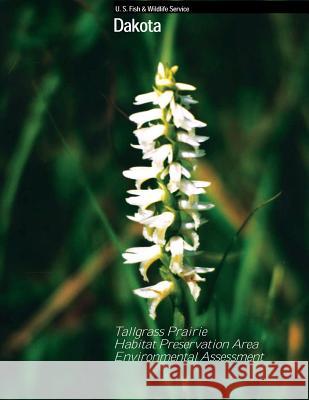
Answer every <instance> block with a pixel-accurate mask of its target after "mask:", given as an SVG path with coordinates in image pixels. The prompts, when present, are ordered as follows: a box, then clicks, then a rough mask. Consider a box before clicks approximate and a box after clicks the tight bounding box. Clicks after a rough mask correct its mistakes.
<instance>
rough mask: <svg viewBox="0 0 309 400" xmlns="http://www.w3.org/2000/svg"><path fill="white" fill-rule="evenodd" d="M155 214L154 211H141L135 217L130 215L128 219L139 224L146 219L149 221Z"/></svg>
mask: <svg viewBox="0 0 309 400" xmlns="http://www.w3.org/2000/svg"><path fill="white" fill-rule="evenodd" d="M153 214H154V211H152V210H143V209H139V210H138V212H137V213H135V214H134V216H133V217H131V216H130V215H127V217H128V218H129V219H130V220H131V221H135V222H139V223H142V221H143V220H144V219H147V218H149V217H152V216H153Z"/></svg>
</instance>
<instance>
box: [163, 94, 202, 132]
mask: <svg viewBox="0 0 309 400" xmlns="http://www.w3.org/2000/svg"><path fill="white" fill-rule="evenodd" d="M171 111H172V114H173V121H174V124H175V126H176V128H183V129H184V130H186V131H190V130H192V129H194V128H203V127H205V126H206V124H205V123H204V122H202V121H198V120H196V119H195V118H194V115H193V114H192V113H190V111H189V110H187V109H186V108H185V107H183V106H181V105H180V104H178V103H175V101H174V100H172V101H171Z"/></svg>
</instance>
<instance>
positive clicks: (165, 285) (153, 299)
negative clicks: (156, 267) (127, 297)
mask: <svg viewBox="0 0 309 400" xmlns="http://www.w3.org/2000/svg"><path fill="white" fill-rule="evenodd" d="M173 291H174V283H173V282H171V281H162V282H159V283H157V284H156V285H153V286H148V287H144V288H140V289H135V290H134V291H133V293H134V294H136V295H137V296H140V297H144V298H145V299H149V316H150V318H152V319H155V318H156V309H157V307H158V305H159V304H160V302H161V301H162V300H163V299H165V298H166V297H167V296H169V295H170V294H171V293H172V292H173Z"/></svg>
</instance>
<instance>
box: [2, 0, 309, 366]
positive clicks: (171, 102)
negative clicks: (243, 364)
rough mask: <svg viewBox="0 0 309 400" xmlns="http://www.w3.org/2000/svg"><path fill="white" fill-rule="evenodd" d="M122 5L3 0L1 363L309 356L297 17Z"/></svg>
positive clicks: (308, 36)
mask: <svg viewBox="0 0 309 400" xmlns="http://www.w3.org/2000/svg"><path fill="white" fill-rule="evenodd" d="M116 16H117V17H118V18H120V17H121V18H123V19H124V21H129V20H130V19H132V18H131V17H132V15H130V14H128V15H123V14H120V15H115V11H114V9H113V2H111V1H107V0H91V1H90V0H76V1H73V0H72V1H60V0H56V1H50V0H46V1H44V2H40V1H35V0H29V1H27V2H21V1H2V2H1V4H0V22H1V24H0V26H1V30H2V32H1V37H2V41H1V43H0V52H1V60H2V62H1V90H0V109H1V114H0V115H1V119H2V122H1V135H0V182H1V185H0V284H1V291H0V302H1V311H0V327H1V328H0V337H1V345H0V354H1V360H2V361H113V360H115V358H116V356H117V351H118V350H119V349H118V348H115V341H116V340H117V337H118V336H119V335H118V336H117V332H118V333H119V334H120V332H123V330H124V329H126V330H127V332H129V333H128V335H132V337H134V340H139V338H138V335H139V333H138V332H144V334H145V335H146V333H147V332H152V333H155V334H154V336H161V334H160V332H163V331H162V329H163V330H164V331H166V332H168V330H169V329H170V328H171V327H173V328H172V329H175V330H172V333H173V335H174V336H175V337H176V339H177V338H178V339H179V340H180V341H181V340H183V337H180V336H181V334H183V335H184V336H185V335H186V334H187V335H188V336H187V338H186V340H187V341H189V342H190V341H192V342H193V341H196V340H197V337H199V339H198V340H201V336H199V335H202V332H203V331H202V330H203V329H206V330H207V340H208V343H209V347H208V349H199V350H197V351H194V352H193V350H192V349H191V348H190V343H189V344H188V346H187V348H185V347H184V345H183V347H181V346H182V345H179V347H178V348H176V345H173V346H172V345H169V344H168V342H166V345H165V346H163V347H162V348H160V349H155V348H154V347H152V348H151V346H149V348H147V346H145V347H144V348H134V346H133V347H130V348H129V347H128V348H126V349H125V353H126V357H128V358H125V360H134V358H132V357H142V355H143V354H150V355H155V354H157V353H160V354H163V353H164V354H165V355H166V354H174V355H175V357H178V356H179V357H182V356H183V357H184V355H186V357H188V356H189V355H190V354H191V353H192V354H193V353H194V354H193V355H192V357H194V359H195V360H199V359H201V358H202V356H203V355H204V354H205V352H206V351H207V357H212V356H213V357H214V359H215V360H218V359H221V358H220V357H221V356H222V355H224V354H230V353H233V354H236V356H237V354H243V355H244V357H247V355H248V354H250V355H252V357H255V356H256V357H257V359H258V357H260V358H261V357H262V358H263V360H306V359H308V358H307V356H308V341H306V338H307V337H308V325H307V314H308V240H307V239H308V224H307V217H308V200H307V193H308V174H307V173H308V161H309V148H308V127H309V119H308V116H309V98H308V90H307V88H308V67H309V64H308V63H309V52H308V46H309V24H308V16H307V15H302V14H297V13H259V14H254V13H243V14H242V13H239V14H237V13H234V14H227V13H185V12H184V13H152V14H147V13H144V14H143V13H139V14H133V17H134V19H135V20H136V21H139V22H145V27H147V26H148V25H147V23H148V22H147V21H149V20H151V21H152V23H153V24H154V23H155V22H157V23H160V24H157V25H156V26H157V27H159V25H160V27H161V30H160V31H159V28H158V30H157V31H148V30H146V31H145V32H124V31H121V32H115V31H114V18H115V17H116ZM141 26H142V27H143V26H144V25H141ZM145 29H146V28H145ZM140 329H142V330H144V331H140ZM157 334H158V335H157ZM177 335H178V336H177ZM118 338H119V337H118ZM152 339H153V340H154V341H155V340H156V338H155V337H153V338H152ZM237 341H238V342H237ZM224 342H228V343H234V344H235V343H238V345H235V347H234V348H233V350H231V347H230V348H227V346H226V345H224V344H223V343H224ZM250 343H251V345H250ZM191 347H192V346H191ZM122 351H124V350H122ZM262 355H263V356H262ZM236 356H235V357H236ZM119 357H120V356H119ZM204 360H205V359H204Z"/></svg>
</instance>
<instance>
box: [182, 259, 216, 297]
mask: <svg viewBox="0 0 309 400" xmlns="http://www.w3.org/2000/svg"><path fill="white" fill-rule="evenodd" d="M213 270H214V268H200V267H194V268H191V267H184V270H183V272H182V273H181V278H183V280H184V281H185V282H186V283H187V285H188V287H189V290H190V292H191V294H192V297H193V299H194V300H195V301H197V299H198V297H199V295H200V292H201V288H200V287H199V285H198V283H197V282H203V281H205V280H206V279H205V278H202V277H201V276H200V275H199V274H206V273H208V272H212V271H213Z"/></svg>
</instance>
